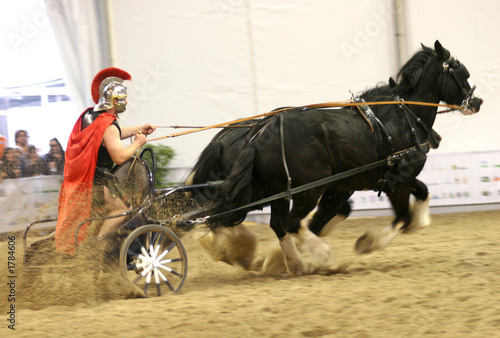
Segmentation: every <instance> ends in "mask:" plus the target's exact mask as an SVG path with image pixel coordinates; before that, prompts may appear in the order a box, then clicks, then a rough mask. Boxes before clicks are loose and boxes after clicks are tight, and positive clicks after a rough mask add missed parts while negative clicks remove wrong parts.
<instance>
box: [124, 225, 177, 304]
mask: <svg viewBox="0 0 500 338" xmlns="http://www.w3.org/2000/svg"><path fill="white" fill-rule="evenodd" d="M174 248H176V249H175V250H174ZM172 250H173V251H172ZM169 256H170V257H169ZM171 256H173V257H171ZM120 267H121V269H122V274H123V275H124V276H125V277H126V278H127V279H128V281H129V282H130V283H131V284H133V285H135V286H137V287H139V288H140V289H142V292H143V293H144V294H145V295H148V291H149V289H150V286H152V284H156V291H153V292H152V293H153V294H154V295H155V296H160V295H162V290H161V289H162V287H163V288H165V286H163V285H162V284H163V283H165V284H166V285H167V287H168V289H163V293H165V292H166V291H165V290H170V291H171V292H176V291H178V290H179V289H180V288H181V287H182V285H183V284H184V280H185V279H186V273H187V257H186V252H185V250H184V247H183V246H182V243H181V242H180V240H179V239H178V237H177V236H176V235H175V233H173V232H172V231H171V230H169V229H167V228H164V227H162V226H159V225H144V226H140V227H138V228H137V229H135V230H134V231H132V232H131V233H130V234H129V236H128V237H127V239H126V240H125V242H124V244H123V245H122V250H121V251H120ZM133 271H135V274H137V275H135V274H134V272H133ZM153 288H155V287H154V286H153ZM167 292H168V291H167ZM149 296H152V295H149Z"/></svg>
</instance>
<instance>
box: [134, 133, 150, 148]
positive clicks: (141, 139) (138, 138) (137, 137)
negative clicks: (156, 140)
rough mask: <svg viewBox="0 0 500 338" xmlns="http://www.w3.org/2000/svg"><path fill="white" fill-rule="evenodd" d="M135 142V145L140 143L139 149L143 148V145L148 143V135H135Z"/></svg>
mask: <svg viewBox="0 0 500 338" xmlns="http://www.w3.org/2000/svg"><path fill="white" fill-rule="evenodd" d="M134 142H135V143H138V144H139V147H142V146H143V145H145V144H146V142H147V139H146V135H144V134H143V133H141V132H138V133H136V134H135V139H134Z"/></svg>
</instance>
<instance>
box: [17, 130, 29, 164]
mask: <svg viewBox="0 0 500 338" xmlns="http://www.w3.org/2000/svg"><path fill="white" fill-rule="evenodd" d="M29 138H30V137H29V135H28V132H27V131H26V130H18V131H16V133H15V134H14V139H15V141H16V146H17V147H20V148H21V150H22V151H23V153H22V156H23V157H24V158H26V157H27V156H28V146H29V144H28V139H29Z"/></svg>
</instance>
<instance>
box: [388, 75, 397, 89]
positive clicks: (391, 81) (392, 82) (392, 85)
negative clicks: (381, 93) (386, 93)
mask: <svg viewBox="0 0 500 338" xmlns="http://www.w3.org/2000/svg"><path fill="white" fill-rule="evenodd" d="M394 87H396V81H394V79H393V78H392V77H390V78H389V88H394Z"/></svg>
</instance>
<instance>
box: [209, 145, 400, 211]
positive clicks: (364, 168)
mask: <svg viewBox="0 0 500 338" xmlns="http://www.w3.org/2000/svg"><path fill="white" fill-rule="evenodd" d="M402 156H404V153H400V154H398V155H393V156H390V157H387V158H384V159H382V160H379V161H376V162H373V163H370V164H366V165H364V166H362V167H358V168H354V169H350V170H346V171H343V172H341V173H338V174H335V175H332V176H328V177H325V178H322V179H319V180H317V181H314V182H311V183H307V184H304V185H301V186H298V187H295V188H293V189H290V193H291V194H292V195H294V194H298V193H300V192H303V191H306V190H310V189H314V188H317V187H320V186H323V185H327V184H329V183H333V182H336V181H340V180H342V179H344V178H348V177H350V176H354V175H357V174H360V173H362V172H365V171H368V170H371V169H376V168H378V167H382V166H386V165H387V166H392V165H394V163H395V162H396V161H400V160H401V158H402ZM287 194H288V192H287V191H284V192H281V193H278V194H275V195H272V196H269V197H266V198H264V199H261V200H258V201H256V202H253V203H249V204H247V205H244V206H241V207H239V208H236V209H232V210H229V211H224V212H221V213H218V214H215V215H209V216H206V217H205V218H204V219H205V220H209V219H211V218H216V217H220V216H225V215H227V214H231V213H233V212H237V211H241V210H245V209H249V208H253V207H256V206H260V205H264V204H267V203H269V202H272V201H275V200H278V199H280V198H286V196H287Z"/></svg>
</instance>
